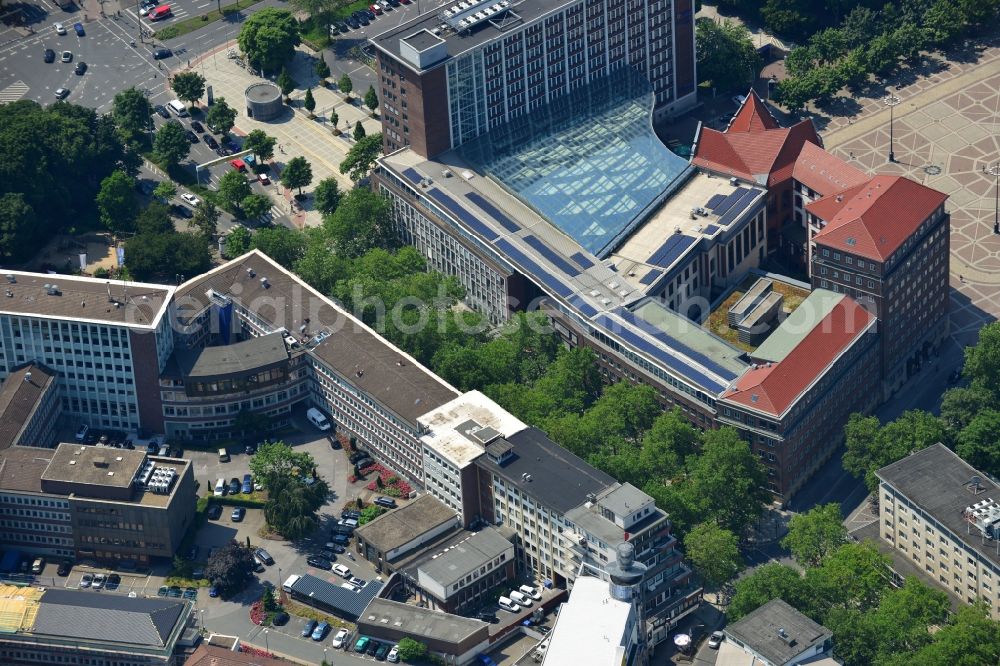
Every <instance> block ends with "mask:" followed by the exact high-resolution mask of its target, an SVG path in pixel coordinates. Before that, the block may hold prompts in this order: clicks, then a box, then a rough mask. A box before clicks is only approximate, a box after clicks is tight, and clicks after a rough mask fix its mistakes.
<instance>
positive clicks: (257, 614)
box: [250, 601, 267, 625]
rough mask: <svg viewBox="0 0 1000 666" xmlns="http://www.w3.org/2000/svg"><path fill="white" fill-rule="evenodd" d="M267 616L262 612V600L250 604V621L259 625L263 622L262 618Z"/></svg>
mask: <svg viewBox="0 0 1000 666" xmlns="http://www.w3.org/2000/svg"><path fill="white" fill-rule="evenodd" d="M265 617H267V613H266V612H264V602H263V601H255V602H253V604H252V605H251V606H250V621H251V622H253V623H254V624H256V625H261V624H263V623H264V618H265Z"/></svg>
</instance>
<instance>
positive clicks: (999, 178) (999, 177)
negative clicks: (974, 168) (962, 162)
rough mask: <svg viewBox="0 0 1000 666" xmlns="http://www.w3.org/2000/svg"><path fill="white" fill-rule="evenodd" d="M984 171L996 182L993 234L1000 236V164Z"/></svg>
mask: <svg viewBox="0 0 1000 666" xmlns="http://www.w3.org/2000/svg"><path fill="white" fill-rule="evenodd" d="M983 171H984V172H985V173H988V174H990V175H991V176H993V178H994V179H995V180H996V182H995V184H994V188H993V190H994V195H993V201H994V204H993V205H994V208H993V233H995V234H1000V162H997V163H996V164H993V165H991V166H988V167H984V168H983Z"/></svg>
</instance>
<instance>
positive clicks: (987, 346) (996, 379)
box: [962, 322, 1000, 399]
mask: <svg viewBox="0 0 1000 666" xmlns="http://www.w3.org/2000/svg"><path fill="white" fill-rule="evenodd" d="M962 374H963V375H964V376H965V377H968V378H969V379H970V380H971V383H972V386H974V387H976V388H981V389H983V390H985V391H988V392H989V393H990V395H992V396H993V397H994V399H996V398H997V397H1000V322H992V323H989V324H986V325H985V326H983V327H982V328H980V329H979V339H978V340H977V341H976V344H975V345H974V346H972V347H966V348H965V365H964V366H963V368H962Z"/></svg>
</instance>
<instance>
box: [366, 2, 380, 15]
mask: <svg viewBox="0 0 1000 666" xmlns="http://www.w3.org/2000/svg"><path fill="white" fill-rule="evenodd" d="M368 11H370V12H371V13H372V14H375V16H382V7H380V6H379V5H376V4H374V3H373V4H372V5H370V6H369V7H368Z"/></svg>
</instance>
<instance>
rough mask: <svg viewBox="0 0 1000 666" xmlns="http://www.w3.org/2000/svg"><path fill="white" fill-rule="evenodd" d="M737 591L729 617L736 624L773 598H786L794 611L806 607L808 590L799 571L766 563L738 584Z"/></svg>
mask: <svg viewBox="0 0 1000 666" xmlns="http://www.w3.org/2000/svg"><path fill="white" fill-rule="evenodd" d="M734 587H735V592H734V594H733V599H732V602H731V603H730V604H729V608H727V609H726V616H727V618H728V620H729V622H735V621H736V620H739V619H740V618H742V617H744V616H745V615H747V614H748V613H751V612H753V611H755V610H757V609H758V608H760V607H761V606H763V605H764V604H766V603H767V602H768V601H770V600H771V599H783V600H784V601H785V602H786V603H788V604H790V605H792V606H794V607H795V608H804V607H805V604H804V601H805V599H807V598H808V596H809V590H808V589H807V587H806V584H805V581H804V580H803V578H802V576H801V575H800V574H799V572H798V571H796V570H795V569H793V568H792V567H789V566H785V565H784V564H778V563H776V562H775V563H768V564H764V565H762V566H760V567H757V569H756V570H755V571H754V572H753V573H752V574H750V575H749V576H746V577H745V578H741V579H740V580H738V581H736V584H735V585H734Z"/></svg>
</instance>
